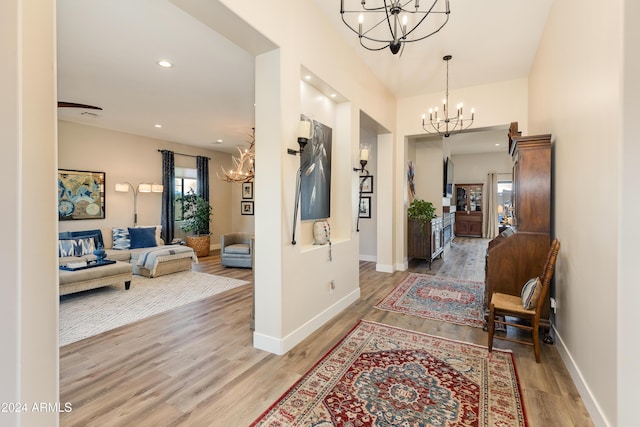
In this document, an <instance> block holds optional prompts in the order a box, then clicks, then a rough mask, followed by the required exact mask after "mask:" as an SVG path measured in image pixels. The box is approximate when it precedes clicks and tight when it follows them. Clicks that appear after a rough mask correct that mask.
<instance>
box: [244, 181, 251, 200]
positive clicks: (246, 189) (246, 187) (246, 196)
mask: <svg viewBox="0 0 640 427" xmlns="http://www.w3.org/2000/svg"><path fill="white" fill-rule="evenodd" d="M242 198H243V199H253V182H243V183H242Z"/></svg>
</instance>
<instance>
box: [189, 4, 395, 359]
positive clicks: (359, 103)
mask: <svg viewBox="0 0 640 427" xmlns="http://www.w3.org/2000/svg"><path fill="white" fill-rule="evenodd" d="M180 3H185V2H182V1H181V2H180ZM221 3H222V4H224V6H225V7H226V8H228V9H230V10H231V11H233V12H234V13H236V14H237V15H239V16H240V17H241V18H242V19H243V20H245V21H246V22H247V23H248V24H249V25H250V26H252V27H253V28H254V29H255V30H257V31H258V32H259V33H261V34H263V35H264V36H265V37H266V38H268V39H269V40H270V41H271V42H272V43H273V44H275V45H277V46H278V47H279V48H278V49H277V50H273V51H260V52H257V54H258V56H257V58H256V141H257V143H256V163H257V164H258V165H269V167H268V168H261V167H259V166H258V167H257V170H256V174H257V175H256V187H255V190H256V199H255V201H256V205H255V208H256V217H255V235H256V257H257V259H256V264H255V272H256V284H255V287H256V301H257V305H256V331H255V333H254V345H256V346H257V347H259V348H263V349H267V350H269V351H272V352H275V353H283V352H286V351H287V350H288V349H290V348H291V347H292V346H294V345H295V344H296V343H298V342H299V341H301V340H302V339H304V337H306V336H307V335H308V334H310V333H311V332H312V331H313V330H315V329H316V328H318V327H319V326H321V325H322V324H323V323H324V322H326V321H327V320H328V319H330V318H331V317H332V316H333V315H335V314H336V313H337V312H339V311H340V310H341V309H342V308H344V307H346V305H348V304H349V303H351V302H352V301H353V300H354V299H355V298H357V297H358V295H359V287H358V241H357V235H356V234H355V229H354V226H355V213H356V210H355V208H356V205H355V203H356V199H355V198H354V194H355V193H354V189H355V188H356V181H357V177H356V176H355V174H354V172H353V170H352V168H353V165H354V164H357V152H358V140H359V138H358V132H359V111H360V110H364V108H362V107H363V106H367V114H368V115H369V116H370V117H372V118H373V119H374V120H375V121H376V122H378V123H380V124H381V125H382V126H384V127H385V128H386V129H390V130H393V129H395V108H396V104H395V99H394V98H393V97H392V96H391V94H390V93H389V92H388V91H387V90H386V88H385V87H384V86H383V85H382V84H381V83H380V82H379V81H378V80H377V78H375V77H374V76H373V74H372V72H371V71H370V70H369V69H368V68H367V67H366V65H365V64H364V63H363V62H361V61H360V60H359V59H358V58H357V57H356V56H355V55H353V52H352V50H351V48H350V47H348V46H346V45H345V44H344V43H343V42H342V41H341V40H340V39H339V37H338V36H337V34H336V32H335V29H334V28H333V26H332V24H330V23H329V22H328V21H327V20H326V19H325V18H323V14H322V12H321V11H320V10H318V8H317V7H316V6H315V4H314V3H313V2H299V1H295V0H280V1H277V2H251V3H247V2H237V1H231V0H222V1H221ZM207 8H209V9H207ZM215 8H216V4H215V3H214V2H211V3H207V4H206V5H203V9H207V10H202V9H201V10H200V12H198V14H199V15H200V16H202V15H203V14H207V13H210V14H212V15H215V14H216V13H217V11H216V10H215ZM282 11H287V16H291V17H295V19H290V20H288V21H287V25H282V19H281V18H282V15H281V13H282ZM232 33H233V34H232ZM243 33H244V31H243V29H242V28H237V31H235V32H234V31H233V30H230V32H229V34H228V37H231V38H232V39H234V41H236V42H238V43H240V44H242V43H244V41H243ZM336 64H340V66H339V67H337V66H336ZM302 67H304V68H305V69H307V70H309V71H311V72H312V73H313V74H314V75H316V76H318V77H319V78H321V79H322V80H323V81H324V82H325V83H326V84H328V85H329V86H331V87H332V88H333V89H334V90H335V91H336V92H338V93H340V94H341V95H342V96H343V97H344V98H346V99H347V100H348V102H346V103H344V105H342V104H341V105H339V106H338V108H337V119H336V128H335V134H334V138H335V139H334V142H335V144H334V148H333V149H334V157H333V160H334V161H333V167H332V188H333V189H339V190H337V191H335V192H334V191H332V207H331V210H332V212H331V224H332V240H334V238H335V240H334V242H333V245H332V252H333V260H332V261H330V260H329V259H328V248H326V247H317V246H316V247H314V246H311V245H306V244H304V242H303V243H301V244H296V245H293V244H291V231H292V221H293V215H292V213H293V207H294V194H295V191H294V190H295V188H294V186H295V173H296V170H297V167H298V159H296V158H294V157H293V156H290V155H288V154H287V153H286V149H287V148H296V146H297V144H296V129H297V122H298V118H299V115H300V113H301V112H304V110H303V106H302V102H303V100H302V98H301V90H300V72H301V69H302ZM345 69H348V70H349V71H350V72H348V73H345V72H344V70H345ZM391 162H392V159H389V163H391ZM349 189H351V191H349ZM334 193H337V194H335V198H334V196H333V194H334ZM334 202H335V203H334ZM334 207H335V210H334ZM304 228H305V227H301V229H302V232H301V233H304V234H305V235H308V233H305V230H304ZM334 236H335V237H334ZM330 280H334V281H335V283H336V289H335V291H334V292H330V291H329V281H330Z"/></svg>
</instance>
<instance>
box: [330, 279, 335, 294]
mask: <svg viewBox="0 0 640 427" xmlns="http://www.w3.org/2000/svg"><path fill="white" fill-rule="evenodd" d="M335 289H336V281H335V280H332V281H330V282H329V293H330V294H332V293H333V291H334V290H335Z"/></svg>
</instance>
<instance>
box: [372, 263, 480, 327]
mask: <svg viewBox="0 0 640 427" xmlns="http://www.w3.org/2000/svg"><path fill="white" fill-rule="evenodd" d="M483 294H484V283H483V282H475V281H471V280H461V279H452V278H449V277H438V276H430V275H427V274H417V273H409V275H408V276H407V277H406V278H405V279H404V280H403V281H402V282H401V283H400V284H399V285H398V286H396V288H395V289H394V290H392V291H391V292H390V293H389V295H387V296H386V297H385V298H384V299H383V300H382V301H380V302H379V303H378V304H376V306H375V307H376V308H380V309H382V310H387V311H395V312H398V313H404V314H412V315H414V316H419V317H423V318H426V319H433V320H441V321H444V322H449V323H455V324H457V325H467V326H475V327H476V328H482V327H483V326H484V310H483V308H482V301H483Z"/></svg>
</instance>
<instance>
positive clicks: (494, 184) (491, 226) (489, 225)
mask: <svg viewBox="0 0 640 427" xmlns="http://www.w3.org/2000/svg"><path fill="white" fill-rule="evenodd" d="M484 199H485V200H486V202H485V203H486V204H485V208H484V209H485V210H484V237H486V238H488V239H493V238H494V237H496V236H497V235H498V174H497V173H495V172H492V173H490V174H488V175H487V190H486V191H485V194H484Z"/></svg>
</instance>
